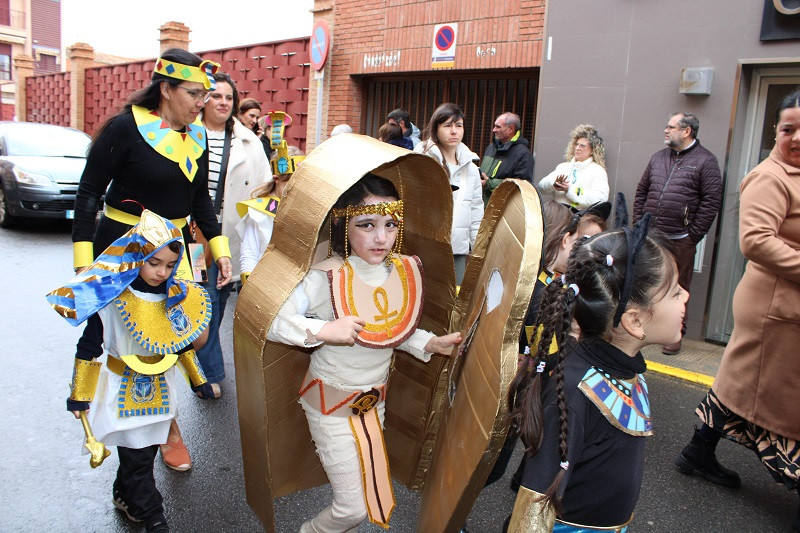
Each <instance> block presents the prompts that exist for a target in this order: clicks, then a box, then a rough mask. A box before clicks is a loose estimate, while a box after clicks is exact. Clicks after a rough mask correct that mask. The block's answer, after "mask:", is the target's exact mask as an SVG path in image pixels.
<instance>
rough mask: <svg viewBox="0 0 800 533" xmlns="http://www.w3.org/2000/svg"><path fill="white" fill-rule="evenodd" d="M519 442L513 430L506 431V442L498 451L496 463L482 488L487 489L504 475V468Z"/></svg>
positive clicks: (517, 434) (517, 435) (506, 466)
mask: <svg viewBox="0 0 800 533" xmlns="http://www.w3.org/2000/svg"><path fill="white" fill-rule="evenodd" d="M518 440H519V433H517V432H516V431H515V430H514V428H513V427H512V428H511V429H509V430H508V435H507V436H506V441H505V443H504V444H503V448H502V449H501V450H500V453H499V454H498V456H497V461H496V462H495V463H494V468H492V471H491V473H490V474H489V477H488V478H487V479H486V484H485V485H484V487H488V486H489V485H491V484H492V483H494V482H495V481H497V480H498V479H500V478H501V477H503V474H505V473H506V468H508V462H509V461H510V460H511V455H512V454H513V453H514V447H515V446H516V444H517V441H518Z"/></svg>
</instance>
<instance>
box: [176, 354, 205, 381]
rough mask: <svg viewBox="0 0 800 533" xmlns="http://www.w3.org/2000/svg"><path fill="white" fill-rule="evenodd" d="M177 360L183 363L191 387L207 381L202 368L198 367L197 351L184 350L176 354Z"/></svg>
mask: <svg viewBox="0 0 800 533" xmlns="http://www.w3.org/2000/svg"><path fill="white" fill-rule="evenodd" d="M178 360H179V361H180V362H181V364H182V365H183V369H184V370H186V374H187V375H188V376H189V381H191V382H192V386H193V387H197V386H198V385H202V384H203V383H205V382H206V381H208V380H207V379H206V376H205V374H203V369H202V368H200V362H199V361H198V360H197V353H196V352H195V351H194V350H186V351H185V352H183V353H182V354H180V355H179V356H178Z"/></svg>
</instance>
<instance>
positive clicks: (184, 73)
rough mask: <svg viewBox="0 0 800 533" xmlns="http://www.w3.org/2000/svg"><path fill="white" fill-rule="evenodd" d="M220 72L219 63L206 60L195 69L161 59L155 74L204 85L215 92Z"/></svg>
mask: <svg viewBox="0 0 800 533" xmlns="http://www.w3.org/2000/svg"><path fill="white" fill-rule="evenodd" d="M218 70H219V63H214V62H213V61H207V60H206V61H203V62H202V63H200V66H198V67H193V66H191V65H184V64H182V63H178V62H176V61H170V60H169V59H164V58H161V57H159V58H158V59H156V65H155V68H154V70H153V73H154V74H161V75H162V76H167V77H169V78H175V79H176V80H181V81H194V82H197V83H202V84H203V87H204V88H205V89H206V90H207V91H213V90H214V89H215V88H216V86H217V82H216V80H215V79H214V74H215V73H216V72H217V71H218Z"/></svg>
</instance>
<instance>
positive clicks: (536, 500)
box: [508, 487, 556, 533]
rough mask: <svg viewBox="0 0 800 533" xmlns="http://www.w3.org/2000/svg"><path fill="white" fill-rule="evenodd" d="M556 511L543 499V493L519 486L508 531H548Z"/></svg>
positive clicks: (532, 532) (523, 532)
mask: <svg viewBox="0 0 800 533" xmlns="http://www.w3.org/2000/svg"><path fill="white" fill-rule="evenodd" d="M555 521H556V512H555V510H554V509H553V506H552V505H550V504H549V503H546V502H545V501H544V495H543V494H539V493H538V492H536V491H533V490H531V489H528V488H525V487H520V488H519V492H518V493H517V501H516V502H514V510H513V511H512V512H511V521H510V522H509V523H508V533H549V532H550V531H553V526H554V525H555Z"/></svg>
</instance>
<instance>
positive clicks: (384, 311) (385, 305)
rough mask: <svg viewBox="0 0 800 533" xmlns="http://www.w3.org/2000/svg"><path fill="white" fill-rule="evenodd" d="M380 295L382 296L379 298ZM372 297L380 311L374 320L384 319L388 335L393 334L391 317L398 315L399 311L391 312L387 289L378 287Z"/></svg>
mask: <svg viewBox="0 0 800 533" xmlns="http://www.w3.org/2000/svg"><path fill="white" fill-rule="evenodd" d="M379 297H380V298H379ZM372 299H373V301H374V302H375V307H376V308H377V309H378V311H380V313H381V314H380V315H375V316H374V317H373V320H375V321H378V320H384V321H385V324H384V327H385V328H386V336H387V337H391V336H392V329H391V328H392V326H391V325H390V324H389V319H390V318H393V317H395V316H397V311H392V312H389V296H388V295H387V294H386V289H384V288H383V287H378V288H377V289H375V292H373V293H372Z"/></svg>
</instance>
